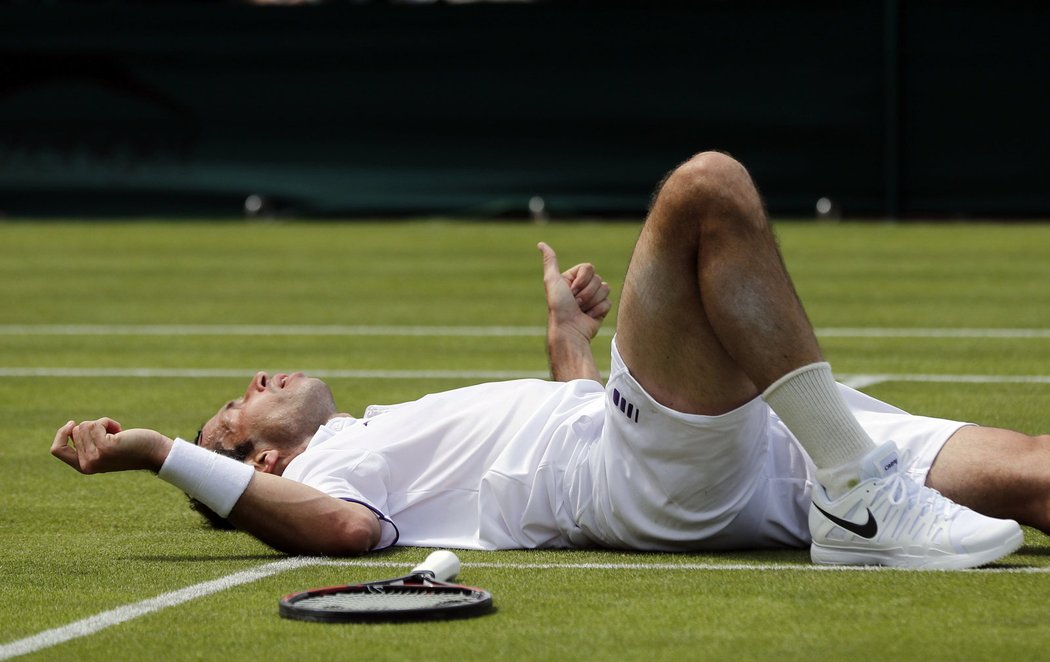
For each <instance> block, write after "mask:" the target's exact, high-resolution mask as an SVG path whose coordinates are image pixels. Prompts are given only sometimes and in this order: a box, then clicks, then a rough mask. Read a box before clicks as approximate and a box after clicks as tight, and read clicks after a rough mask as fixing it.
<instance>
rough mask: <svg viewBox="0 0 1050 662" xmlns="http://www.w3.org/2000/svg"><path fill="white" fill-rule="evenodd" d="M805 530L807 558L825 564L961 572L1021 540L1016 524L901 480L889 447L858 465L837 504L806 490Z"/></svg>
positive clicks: (818, 492) (817, 490)
mask: <svg viewBox="0 0 1050 662" xmlns="http://www.w3.org/2000/svg"><path fill="white" fill-rule="evenodd" d="M809 530H810V533H811V535H812V536H813V544H812V546H811V547H810V556H811V558H812V559H813V562H814V563H820V564H826V565H882V566H891V567H896V568H915V569H925V570H961V569H964V568H975V567H977V566H981V565H985V564H988V563H992V562H993V561H997V560H999V559H1001V558H1002V557H1004V556H1006V555H1007V554H1010V553H1012V552H1014V551H1016V550H1017V548H1018V547H1020V546H1021V543H1022V542H1024V534H1023V533H1022V532H1021V527H1020V526H1019V525H1018V524H1017V522H1015V521H1013V520H1002V519H994V518H991V517H985V516H984V515H980V514H978V513H975V512H974V511H972V510H970V509H969V508H964V507H963V506H960V505H958V504H956V503H955V502H954V501H952V500H950V499H948V498H946V497H944V496H943V495H941V493H940V492H938V491H937V490H934V489H931V488H928V487H924V486H921V485H919V484H918V483H916V482H914V481H912V480H910V479H909V478H907V477H906V476H905V475H904V473H903V472H902V471H901V469H900V462H899V461H898V458H897V447H896V446H895V445H894V444H893V442H889V443H886V444H883V445H882V446H879V447H878V448H876V449H875V450H873V451H872V452H870V453H869V454H868V455H866V456H865V457H864V458H863V459H862V460H861V482H860V484H859V485H858V486H857V487H855V488H853V489H852V490H850V491H849V492H847V493H846V494H844V495H842V496H841V497H839V498H838V499H835V500H831V499H829V498H828V495H827V492H826V491H825V490H824V488H823V487H821V486H820V485H815V486H814V487H813V505H812V506H811V507H810V509H809Z"/></svg>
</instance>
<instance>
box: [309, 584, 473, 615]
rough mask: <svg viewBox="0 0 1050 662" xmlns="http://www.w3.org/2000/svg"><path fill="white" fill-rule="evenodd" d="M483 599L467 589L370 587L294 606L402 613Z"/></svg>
mask: <svg viewBox="0 0 1050 662" xmlns="http://www.w3.org/2000/svg"><path fill="white" fill-rule="evenodd" d="M481 598H482V596H479V595H478V594H477V593H475V592H474V591H470V590H465V589H451V590H450V589H448V588H435V587H406V586H369V587H367V589H366V590H360V591H348V592H339V593H328V594H324V595H314V596H310V597H307V598H303V599H301V600H297V601H296V602H295V606H296V607H297V608H300V609H311V610H322V611H353V612H370V611H402V610H413V609H437V608H446V607H456V606H459V605H469V604H473V603H476V602H478V601H479V600H480V599H481Z"/></svg>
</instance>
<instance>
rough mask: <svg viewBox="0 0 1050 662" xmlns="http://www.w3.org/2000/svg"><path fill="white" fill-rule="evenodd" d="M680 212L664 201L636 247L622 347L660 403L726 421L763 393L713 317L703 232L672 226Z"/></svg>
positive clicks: (622, 318) (622, 309)
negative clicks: (703, 275)
mask: <svg viewBox="0 0 1050 662" xmlns="http://www.w3.org/2000/svg"><path fill="white" fill-rule="evenodd" d="M674 213H677V210H676V209H675V208H674V206H673V205H670V204H665V203H664V202H663V200H662V198H661V197H659V196H658V197H657V201H656V203H655V204H654V206H653V209H652V212H651V213H650V215H649V218H648V219H647V220H646V223H645V226H644V227H643V228H642V232H641V235H640V236H639V238H638V242H637V244H636V245H635V248H634V254H633V255H632V257H631V263H630V266H629V268H628V271H627V276H626V278H625V280H624V287H623V292H622V294H621V297H620V305H619V312H618V316H617V319H616V334H617V338H618V342H619V348H620V352H621V354H622V355H623V357H624V359H625V361H626V362H627V365H629V366H631V374H632V375H634V377H635V379H637V380H638V382H639V383H640V384H641V385H642V386H643V387H644V388H645V389H646V391H647V392H648V393H649V394H650V395H652V397H653V398H654V399H655V400H656V401H657V402H659V403H660V404H662V405H664V406H666V407H669V408H671V409H674V410H676V411H680V412H686V413H694V414H709V415H716V414H722V413H725V412H727V411H730V410H732V409H735V408H736V407H738V406H740V405H741V404H743V403H745V402H747V401H749V400H751V399H753V398H754V397H755V396H757V395H758V391H757V389H756V387H755V385H754V384H753V383H752V382H751V380H750V379H749V378H748V377H747V376H746V375H745V374H744V372H743V371H742V370H741V369H740V367H739V366H738V365H737V364H736V362H734V361H733V359H732V358H731V357H730V356H729V354H728V353H727V352H726V350H725V348H724V347H723V346H722V344H721V343H720V341H719V340H718V338H717V337H716V335H715V332H714V331H713V329H712V327H711V323H710V321H709V320H708V318H707V315H706V313H705V310H704V305H703V299H702V296H701V292H700V281H699V273H698V258H699V250H700V247H699V239H700V238H699V228H698V226H697V227H696V228H693V227H692V226H691V225H690V224H688V223H682V222H679V221H677V220H672V219H671V218H670V215H672V214H674Z"/></svg>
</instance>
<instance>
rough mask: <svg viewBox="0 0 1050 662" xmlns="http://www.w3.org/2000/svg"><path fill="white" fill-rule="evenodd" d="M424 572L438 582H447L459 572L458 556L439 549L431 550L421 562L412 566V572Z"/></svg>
mask: <svg viewBox="0 0 1050 662" xmlns="http://www.w3.org/2000/svg"><path fill="white" fill-rule="evenodd" d="M419 572H426V573H429V574H431V575H433V576H434V579H436V580H437V581H439V582H447V581H449V580H451V579H452V578H454V577H455V576H456V575H458V574H459V557H458V556H456V555H455V554H453V553H452V552H450V551H448V550H446V549H441V550H438V551H436V552H432V553H431V554H430V556H428V557H427V558H426V560H424V561H423V562H422V563H420V564H419V565H417V566H416V567H415V568H412V574H416V573H419Z"/></svg>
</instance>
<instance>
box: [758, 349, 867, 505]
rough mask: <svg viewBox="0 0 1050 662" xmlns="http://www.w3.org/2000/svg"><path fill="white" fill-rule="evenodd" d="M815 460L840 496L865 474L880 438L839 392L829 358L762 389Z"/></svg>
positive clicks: (830, 488)
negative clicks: (862, 461)
mask: <svg viewBox="0 0 1050 662" xmlns="http://www.w3.org/2000/svg"><path fill="white" fill-rule="evenodd" d="M762 398H763V399H764V400H765V401H766V404H768V405H769V406H770V407H771V408H772V409H773V411H775V412H776V413H777V416H779V417H780V420H782V421H783V422H784V425H786V426H787V428H788V430H791V433H792V434H794V435H795V437H797V438H798V440H799V443H801V444H802V447H803V448H805V449H806V452H807V453H809V456H810V457H811V458H813V463H814V464H816V465H817V480H818V481H820V484H821V485H823V486H824V488H825V489H826V490H827V491H828V495H829V496H830V497H831V498H832V499H834V498H837V497H839V496H841V495H842V494H844V493H845V492H847V491H849V490H850V489H851V488H852V487H853V486H854V485H856V484H857V482H858V481H859V479H860V464H859V460H860V459H861V458H862V457H864V456H865V455H867V454H868V452H869V451H871V450H872V449H874V448H875V442H873V441H872V440H871V437H869V436H868V433H867V432H865V431H864V428H862V427H861V426H860V423H858V422H857V419H856V417H854V416H853V413H852V412H851V411H850V410H849V407H848V406H847V405H846V401H845V400H843V398H842V394H841V393H839V389H838V386H837V385H836V384H835V378H834V377H832V375H831V365H830V364H828V363H824V362H821V363H811V364H809V365H806V366H802V367H801V368H798V369H797V370H793V371H791V372H789V373H788V374H786V375H784V376H783V377H781V378H780V379H778V380H777V381H775V382H774V383H773V384H772V385H771V386H770V387H769V388H767V389H766V392H765V393H763V394H762Z"/></svg>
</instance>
